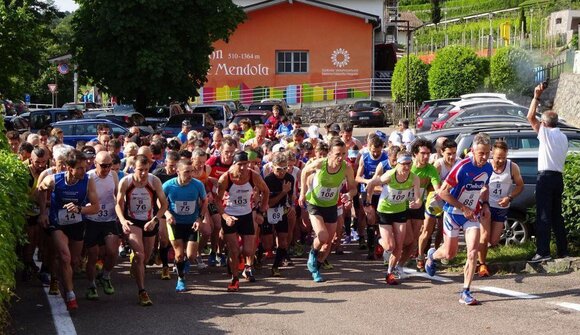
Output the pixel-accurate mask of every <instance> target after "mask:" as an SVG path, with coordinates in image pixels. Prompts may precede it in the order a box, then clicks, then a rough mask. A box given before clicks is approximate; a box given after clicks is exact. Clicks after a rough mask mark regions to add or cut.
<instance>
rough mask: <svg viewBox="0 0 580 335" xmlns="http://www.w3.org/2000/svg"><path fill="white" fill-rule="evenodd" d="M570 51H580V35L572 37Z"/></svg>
mask: <svg viewBox="0 0 580 335" xmlns="http://www.w3.org/2000/svg"><path fill="white" fill-rule="evenodd" d="M570 49H572V50H578V33H575V34H574V35H572V39H571V40H570Z"/></svg>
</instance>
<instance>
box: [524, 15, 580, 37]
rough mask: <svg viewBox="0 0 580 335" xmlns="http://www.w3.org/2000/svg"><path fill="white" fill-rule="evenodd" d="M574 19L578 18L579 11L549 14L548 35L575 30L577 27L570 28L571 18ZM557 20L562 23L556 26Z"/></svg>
mask: <svg viewBox="0 0 580 335" xmlns="http://www.w3.org/2000/svg"><path fill="white" fill-rule="evenodd" d="M575 17H580V10H562V11H559V12H554V13H552V14H550V23H549V26H548V35H550V36H551V35H557V34H566V33H568V31H569V30H576V29H577V27H571V24H572V18H575ZM557 19H562V22H561V23H559V24H556V20H557ZM528 20H529V19H528Z"/></svg>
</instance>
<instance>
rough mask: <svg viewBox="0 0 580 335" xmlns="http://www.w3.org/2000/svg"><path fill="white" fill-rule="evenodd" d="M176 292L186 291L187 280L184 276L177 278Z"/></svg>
mask: <svg viewBox="0 0 580 335" xmlns="http://www.w3.org/2000/svg"><path fill="white" fill-rule="evenodd" d="M175 292H185V280H184V279H182V278H177V285H176V286H175Z"/></svg>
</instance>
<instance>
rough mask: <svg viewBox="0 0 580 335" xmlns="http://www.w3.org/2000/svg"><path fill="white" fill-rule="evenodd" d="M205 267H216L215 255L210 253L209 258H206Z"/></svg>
mask: <svg viewBox="0 0 580 335" xmlns="http://www.w3.org/2000/svg"><path fill="white" fill-rule="evenodd" d="M207 265H209V266H211V267H214V266H216V265H217V257H216V255H215V253H213V252H212V253H210V254H209V256H208V257H207Z"/></svg>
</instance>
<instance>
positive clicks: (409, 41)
mask: <svg viewBox="0 0 580 335" xmlns="http://www.w3.org/2000/svg"><path fill="white" fill-rule="evenodd" d="M410 44H411V31H410V27H409V21H408V20H407V98H406V102H407V108H408V107H409V70H410V69H409V58H410V56H409V47H410Z"/></svg>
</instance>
